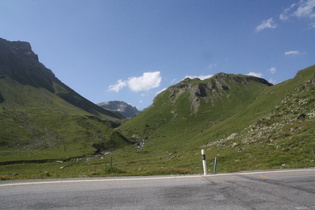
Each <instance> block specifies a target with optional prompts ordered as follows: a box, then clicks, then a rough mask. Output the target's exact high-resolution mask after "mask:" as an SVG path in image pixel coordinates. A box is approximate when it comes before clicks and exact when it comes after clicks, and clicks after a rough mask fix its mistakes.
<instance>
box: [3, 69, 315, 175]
mask: <svg viewBox="0 0 315 210" xmlns="http://www.w3.org/2000/svg"><path fill="white" fill-rule="evenodd" d="M314 93H315V66H311V67H309V68H307V69H304V70H302V71H299V72H298V73H297V75H296V77H294V78H293V79H290V80H288V81H285V82H282V83H280V84H277V85H273V86H270V84H269V83H268V82H266V81H264V80H261V79H258V78H253V77H248V76H243V75H230V74H222V73H220V74H217V75H215V76H213V77H212V78H210V79H207V80H203V81H201V80H197V79H194V80H189V79H186V80H184V81H182V82H180V83H179V84H176V85H174V86H172V87H170V88H168V89H167V90H165V91H164V92H162V93H160V94H159V95H158V96H157V97H156V98H155V100H154V103H153V104H152V106H151V107H149V108H148V109H146V110H145V111H143V112H142V113H141V114H139V115H137V116H136V117H134V118H132V119H130V120H128V121H127V122H125V123H124V124H122V125H121V126H120V127H117V128H115V131H112V132H106V129H107V128H106V126H107V125H106V123H109V122H108V121H102V120H100V119H99V118H95V117H93V116H92V115H86V114H83V115H82V114H80V115H72V114H69V113H73V112H74V111H72V112H67V113H68V116H67V117H66V119H65V120H64V119H62V116H64V114H61V115H58V114H57V113H58V112H62V111H61V110H55V112H56V115H55V117H56V119H54V120H53V121H54V122H55V121H56V120H57V121H58V120H59V122H63V121H64V122H65V123H66V122H67V119H68V121H71V123H68V125H70V126H69V128H71V129H67V128H65V126H64V125H63V124H62V123H61V124H60V126H56V125H55V126H56V130H58V132H60V133H63V135H65V136H67V134H66V133H67V132H70V133H69V135H68V137H69V139H68V140H67V142H68V143H66V144H60V145H64V146H59V150H58V154H59V153H60V158H63V157H65V155H66V154H72V157H71V158H69V159H67V160H65V159H64V161H63V162H60V161H58V162H56V161H55V160H56V159H54V161H46V162H45V163H41V164H40V163H27V164H25V163H22V162H17V163H14V164H7V165H1V166H0V170H1V173H0V176H2V179H11V178H47V177H78V176H83V177H85V176H114V175H155V174H189V173H202V164H201V154H200V150H201V149H205V151H206V157H207V165H208V172H209V173H211V172H213V160H214V157H217V163H218V164H217V172H218V173H220V172H233V171H244V170H260V169H279V168H304V167H314V166H315V162H314V160H315V156H314V154H313V152H312V149H313V148H315V128H314V124H315V94H314ZM45 109H46V108H45ZM30 110H31V109H30ZM35 110H38V109H34V112H35ZM9 111H10V112H4V111H3V112H2V114H4V113H11V114H12V115H13V116H15V115H18V116H16V117H15V118H16V119H20V118H23V117H22V116H23V115H22V116H20V115H19V111H21V110H14V109H13V108H12V109H10V110H9ZM22 111H23V110H22ZM52 111H53V110H52ZM28 113H29V114H28V116H29V118H30V119H31V121H32V123H33V122H34V124H31V125H33V127H36V126H35V124H36V123H39V122H40V123H39V124H42V123H43V122H45V121H47V120H48V122H46V123H48V124H49V118H50V117H46V118H45V117H44V116H45V115H44V114H42V116H41V117H39V115H37V117H32V114H31V112H28ZM43 113H44V112H43ZM68 117H69V118H68ZM15 118H14V117H11V119H15ZM23 119H24V118H23ZM70 119H71V120H70ZM73 119H75V120H74V121H73ZM20 121H22V122H23V120H21V119H20ZM100 125H104V127H102V126H100ZM105 125H106V126H105ZM21 126H23V123H21ZM8 127H10V129H13V128H12V127H11V126H9V125H8ZM31 127H32V126H31ZM93 128H94V130H93ZM95 128H96V129H95ZM14 132H17V131H13V133H14ZM25 132H26V131H25ZM102 132H104V133H102ZM76 134H77V137H76V138H74V137H73V136H74V135H76ZM99 134H102V135H103V136H104V139H108V140H110V139H117V138H118V139H120V140H121V139H124V140H125V142H126V144H122V145H118V146H117V149H115V150H114V151H112V152H111V153H106V154H104V153H102V155H101V156H93V155H91V154H93V152H95V150H93V151H92V150H89V149H88V148H91V147H90V146H91V142H90V141H87V140H86V141H85V139H94V140H97V139H98V138H99ZM109 134H110V135H113V136H112V138H110V135H109ZM120 134H123V135H124V136H121V135H120ZM27 135H30V134H28V133H26V134H25V135H24V136H27ZM51 135H52V136H54V135H53V134H51ZM71 137H73V138H71ZM113 137H114V138H113ZM125 138H127V139H125ZM43 139H46V138H43ZM56 139H57V140H56V142H58V138H56ZM59 141H62V140H59ZM128 141H132V142H137V143H136V144H134V145H129V144H128ZM92 142H93V141H92ZM118 142H120V143H121V142H122V141H118ZM120 143H119V144H120ZM4 144H7V143H6V142H3V143H2V145H4ZM117 144H118V143H117ZM30 145H32V144H31V143H30ZM56 145H58V143H57V144H56ZM99 145H102V144H99ZM72 146H73V147H72ZM103 146H104V147H106V144H103ZM26 147H27V146H26ZM39 148H40V147H39ZM56 148H58V146H54V147H53V148H52V149H49V148H45V149H44V150H41V151H47V157H49V152H50V151H51V154H53V153H54V150H55V149H56ZM93 148H95V147H93ZM104 149H105V150H107V151H110V150H108V148H104ZM39 150H40V149H35V150H30V151H29V153H28V155H29V156H30V157H31V156H32V155H33V154H34V155H35V156H37V155H38V154H39V153H38V151H39ZM105 150H104V151H105ZM63 151H64V152H63ZM78 151H81V152H79V153H78ZM82 151H85V152H82ZM10 152H11V153H10ZM10 152H8V151H4V150H2V155H1V157H5V155H11V157H14V156H15V155H16V157H17V156H18V155H21V154H23V153H24V152H26V151H21V152H17V150H11V151H10ZM15 152H16V153H15ZM9 153H10V154H9ZM55 154H57V153H55ZM82 154H85V157H76V158H75V157H74V156H76V155H78V156H81V155H82ZM55 157H56V156H55ZM110 158H112V166H110ZM16 159H19V158H16ZM48 159H49V158H48ZM30 168H32V170H31V169H30Z"/></svg>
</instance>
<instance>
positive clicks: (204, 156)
mask: <svg viewBox="0 0 315 210" xmlns="http://www.w3.org/2000/svg"><path fill="white" fill-rule="evenodd" d="M201 155H202V166H203V174H204V175H207V165H206V155H205V150H203V149H202V150H201Z"/></svg>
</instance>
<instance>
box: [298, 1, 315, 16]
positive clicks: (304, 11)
mask: <svg viewBox="0 0 315 210" xmlns="http://www.w3.org/2000/svg"><path fill="white" fill-rule="evenodd" d="M314 8H315V0H306V1H305V0H301V1H300V2H299V7H298V8H297V10H296V11H295V12H294V13H293V15H294V16H296V17H308V18H315V12H314V11H313V9H314Z"/></svg>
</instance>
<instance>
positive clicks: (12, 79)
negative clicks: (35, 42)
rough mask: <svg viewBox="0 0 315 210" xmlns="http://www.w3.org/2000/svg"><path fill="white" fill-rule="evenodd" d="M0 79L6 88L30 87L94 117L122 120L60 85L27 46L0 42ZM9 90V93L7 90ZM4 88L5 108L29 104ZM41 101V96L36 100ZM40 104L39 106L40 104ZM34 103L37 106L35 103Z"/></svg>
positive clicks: (1, 93)
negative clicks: (7, 105) (47, 92)
mask: <svg viewBox="0 0 315 210" xmlns="http://www.w3.org/2000/svg"><path fill="white" fill-rule="evenodd" d="M0 79H1V80H2V83H4V82H6V83H8V84H9V83H10V84H11V85H7V87H8V86H11V87H13V86H14V85H22V86H23V87H28V86H29V87H33V88H37V90H45V91H49V92H50V93H52V94H54V95H55V96H58V97H60V98H62V99H64V100H65V101H67V102H68V103H70V104H72V105H73V106H75V107H78V108H80V109H83V110H85V111H87V112H89V113H92V114H95V115H101V116H103V117H106V118H110V119H122V118H123V117H122V116H121V115H120V114H118V113H116V112H111V111H108V110H104V109H101V108H100V107H99V106H97V105H95V104H94V103H92V102H90V101H88V100H87V99H85V98H84V97H82V96H81V95H79V94H78V93H76V92H75V91H74V90H72V89H71V88H69V87H68V86H66V85H65V84H63V83H62V82H61V81H60V80H59V79H58V78H56V77H55V75H54V74H53V72H52V71H51V70H49V69H47V68H46V67H45V66H44V65H43V64H41V63H40V62H39V60H38V56H37V55H36V54H35V53H34V52H33V51H32V48H31V45H30V44H29V43H27V42H21V41H16V42H9V41H7V40H4V39H1V38H0ZM11 90H12V89H11ZM5 91H6V90H4V86H2V90H1V92H0V95H1V101H2V102H5V103H8V104H31V103H32V101H30V100H29V99H27V98H26V97H22V98H21V97H19V96H18V95H17V93H14V92H13V91H11V92H9V90H7V92H5ZM39 97H41V98H43V100H45V99H44V98H45V97H46V95H45V93H41V94H40V96H39ZM41 102H43V101H42V100H41ZM35 103H38V101H36V102H35Z"/></svg>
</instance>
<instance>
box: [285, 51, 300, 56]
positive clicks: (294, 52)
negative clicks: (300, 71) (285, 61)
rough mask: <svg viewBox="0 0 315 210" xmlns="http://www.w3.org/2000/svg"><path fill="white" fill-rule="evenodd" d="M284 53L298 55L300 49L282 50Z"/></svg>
mask: <svg viewBox="0 0 315 210" xmlns="http://www.w3.org/2000/svg"><path fill="white" fill-rule="evenodd" d="M284 54H285V55H299V54H301V53H300V51H298V50H291V51H286V52H284Z"/></svg>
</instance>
